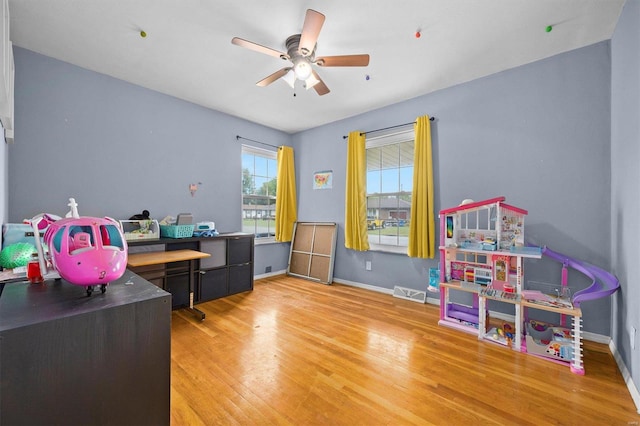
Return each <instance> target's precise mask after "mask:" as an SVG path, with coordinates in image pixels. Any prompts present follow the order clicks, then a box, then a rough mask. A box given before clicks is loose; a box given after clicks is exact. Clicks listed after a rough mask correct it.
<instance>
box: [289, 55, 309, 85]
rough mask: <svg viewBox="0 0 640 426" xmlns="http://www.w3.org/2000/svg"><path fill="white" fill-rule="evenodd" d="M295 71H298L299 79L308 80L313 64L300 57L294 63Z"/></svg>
mask: <svg viewBox="0 0 640 426" xmlns="http://www.w3.org/2000/svg"><path fill="white" fill-rule="evenodd" d="M293 71H294V72H295V73H296V77H297V78H298V80H306V79H307V78H309V76H310V75H311V64H309V62H308V61H306V60H305V59H302V58H300V59H299V60H297V61H296V62H295V63H294V65H293Z"/></svg>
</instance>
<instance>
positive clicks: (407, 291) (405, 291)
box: [393, 286, 427, 303]
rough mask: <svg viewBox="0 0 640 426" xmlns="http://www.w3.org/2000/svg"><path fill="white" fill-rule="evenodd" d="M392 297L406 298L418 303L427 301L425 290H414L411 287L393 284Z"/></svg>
mask: <svg viewBox="0 0 640 426" xmlns="http://www.w3.org/2000/svg"><path fill="white" fill-rule="evenodd" d="M393 297H397V298H399V299H407V300H411V301H414V302H419V303H425V302H426V301H427V292H426V291H422V290H414V289H412V288H406V287H399V286H395V287H394V288H393Z"/></svg>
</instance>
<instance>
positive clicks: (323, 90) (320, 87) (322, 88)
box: [313, 71, 330, 96]
mask: <svg viewBox="0 0 640 426" xmlns="http://www.w3.org/2000/svg"><path fill="white" fill-rule="evenodd" d="M313 76H314V77H315V78H316V80H318V83H316V85H315V86H313V88H314V89H315V90H316V93H317V94H318V95H320V96H322V95H326V94H327V93H329V92H330V90H329V88H328V87H327V85H326V84H324V81H322V79H321V78H320V76H319V75H318V73H317V72H315V71H313Z"/></svg>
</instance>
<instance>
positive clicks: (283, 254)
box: [9, 42, 611, 335]
mask: <svg viewBox="0 0 640 426" xmlns="http://www.w3.org/2000/svg"><path fill="white" fill-rule="evenodd" d="M15 57H16V132H15V134H16V143H15V145H14V146H12V147H11V148H10V160H11V165H10V167H9V181H10V183H11V185H10V189H9V220H11V221H19V220H21V219H22V218H24V217H31V216H33V215H34V214H36V213H39V212H41V211H49V212H52V213H58V214H60V213H64V212H65V211H66V202H67V198H68V197H71V196H73V197H76V199H77V200H78V202H79V203H80V213H81V214H84V215H102V214H108V215H111V216H114V217H119V218H122V217H128V216H129V215H131V214H132V213H136V212H138V211H140V210H142V209H143V208H147V209H149V210H150V211H151V212H152V214H153V215H154V216H156V217H162V216H164V215H166V214H176V213H178V212H180V211H191V212H192V213H194V215H195V216H196V219H197V220H202V219H213V220H215V221H216V223H217V225H218V227H219V228H220V229H221V230H223V231H234V230H237V229H239V228H240V214H239V212H240V147H239V144H238V143H237V142H236V140H235V135H236V134H240V135H242V136H245V137H248V138H251V139H257V140H260V141H264V142H268V143H273V144H280V143H288V142H289V143H291V144H292V145H293V146H294V148H295V153H296V154H295V156H296V173H297V177H298V185H297V186H298V191H299V197H298V202H299V212H298V218H299V220H301V221H332V222H337V223H338V224H339V226H340V232H339V241H338V251H337V257H336V262H335V274H334V276H335V278H337V279H339V280H343V281H351V282H355V283H363V284H369V285H373V286H378V287H382V288H386V289H392V288H393V286H394V285H402V286H406V287H411V288H423V289H424V288H426V285H427V279H428V276H427V272H428V268H429V267H435V266H437V263H436V259H434V260H420V259H411V258H407V257H406V256H404V255H392V254H384V253H379V252H367V253H360V252H354V251H350V250H346V249H344V236H343V230H344V227H343V224H344V175H345V170H344V168H345V160H346V154H345V153H346V145H345V142H344V140H343V138H342V136H343V135H346V134H347V133H348V132H349V131H351V130H355V129H362V130H371V129H375V128H380V127H385V126H392V125H396V124H399V123H405V122H409V121H412V120H414V119H415V118H416V117H417V116H419V115H423V114H430V115H434V116H436V117H437V120H436V121H435V122H434V123H433V141H434V159H435V179H436V193H435V200H436V211H438V210H440V209H441V208H446V207H451V206H455V205H457V204H459V202H460V201H461V200H462V199H464V198H473V199H475V200H482V199H486V198H491V197H495V196H499V195H504V196H506V197H507V201H508V202H509V203H511V204H513V205H516V206H519V207H522V208H525V209H528V210H529V216H528V218H527V223H526V232H527V234H528V239H529V240H530V241H531V242H532V243H536V244H546V245H548V246H549V247H551V248H553V249H554V250H557V251H559V252H562V253H566V254H567V255H570V256H572V257H575V258H579V259H582V260H585V261H588V262H592V263H594V264H596V265H598V266H601V267H604V268H605V269H609V268H610V266H611V265H610V244H609V241H610V239H609V227H608V224H609V222H610V209H609V206H608V201H609V194H610V151H609V138H610V78H611V73H610V48H609V43H607V42H605V43H599V44H596V45H593V46H590V47H587V48H583V49H579V50H575V51H572V52H568V53H565V54H562V55H558V56H556V57H553V58H550V59H547V60H544V61H540V62H536V63H533V64H530V65H527V66H523V67H520V68H516V69H513V70H510V71H507V72H503V73H500V74H496V75H493V76H490V77H486V78H483V79H480V80H476V81H473V82H470V83H466V84H463V85H459V86H456V87H453V88H450V89H446V90H442V91H439V92H436V93H433V94H431V95H428V96H423V97H420V98H416V99H413V100H410V101H407V102H403V103H399V104H396V105H393V106H391V107H388V108H383V109H380V110H377V111H373V112H370V113H367V114H363V115H360V116H357V117H353V118H349V119H345V120H342V121H339V122H335V123H332V124H330V125H326V126H322V127H319V128H316V129H312V130H309V131H306V132H302V133H299V134H296V135H293V136H289V135H286V134H283V133H281V132H278V131H275V130H273V129H268V128H265V127H262V126H259V125H257V124H253V123H250V122H247V121H244V120H240V119H237V118H234V117H230V116H227V115H224V114H221V113H217V112H215V111H210V110H207V109H204V108H201V107H198V106H195V105H193V104H190V103H186V102H182V101H180V100H177V99H173V98H170V97H168V96H165V95H161V94H159V93H156V92H152V91H149V90H146V89H143V88H140V87H137V86H133V85H130V84H127V83H124V82H122V81H118V80H115V79H112V78H109V77H106V76H104V75H100V74H96V73H93V72H90V71H87V70H83V69H80V68H77V67H74V66H71V65H69V64H65V63H62V62H59V61H56V60H53V59H51V58H46V57H43V56H41V55H38V54H35V53H32V52H29V51H26V50H23V49H17V48H16V49H15ZM363 96H366V94H363ZM34 153H35V156H34ZM318 170H333V172H334V186H333V189H332V190H323V191H314V190H313V189H312V184H311V182H312V175H313V172H314V171H318ZM234 176H237V179H238V180H237V181H235V182H237V184H234V183H233V182H234V179H236V178H235V177H234ZM191 182H202V185H201V189H200V190H199V191H198V192H197V194H196V196H195V197H193V198H192V197H191V195H190V194H189V192H188V184H189V183H191ZM234 206H236V207H234ZM603 224H606V225H603ZM287 256H288V245H287V244H280V245H273V246H263V247H259V248H257V249H256V255H255V259H256V268H255V271H256V273H257V274H260V273H263V272H264V267H266V266H272V270H273V271H278V270H281V269H284V268H286V262H287ZM366 260H370V261H371V262H372V266H373V270H372V271H370V272H369V271H365V261H366ZM527 274H528V275H527V278H528V279H536V280H542V281H549V282H558V281H559V277H560V266H559V265H557V264H554V263H553V262H550V261H544V260H540V261H536V262H530V263H529V264H527ZM587 284H588V283H587V282H586V280H585V279H584V278H583V277H582V276H580V274H572V275H571V276H570V285H571V286H572V287H573V288H574V289H578V288H583V287H585V286H586V285H587ZM584 311H585V322H584V325H585V330H587V331H592V332H595V333H599V334H605V335H608V334H609V332H610V331H609V325H610V316H611V313H610V312H611V311H610V301H609V300H608V299H605V300H601V301H595V302H587V303H586V304H585V306H584Z"/></svg>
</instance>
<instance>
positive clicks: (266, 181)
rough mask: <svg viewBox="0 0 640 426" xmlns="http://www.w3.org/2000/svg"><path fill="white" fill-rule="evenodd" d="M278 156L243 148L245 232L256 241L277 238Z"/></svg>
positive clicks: (271, 152) (268, 152)
mask: <svg viewBox="0 0 640 426" xmlns="http://www.w3.org/2000/svg"><path fill="white" fill-rule="evenodd" d="M276 158H277V154H276V153H275V152H273V151H267V150H264V149H259V148H255V147H250V146H246V145H243V146H242V231H243V232H249V233H252V234H255V236H256V240H258V239H262V240H263V241H264V240H268V239H273V238H274V236H275V231H276V229H275V226H276V225H275V216H276V182H277V173H278V167H277V160H276Z"/></svg>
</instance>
